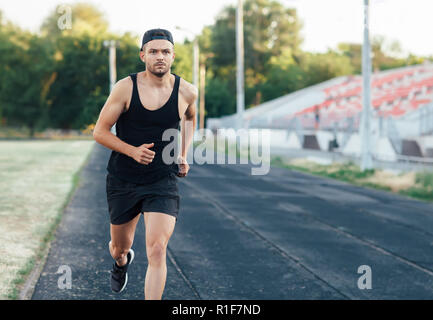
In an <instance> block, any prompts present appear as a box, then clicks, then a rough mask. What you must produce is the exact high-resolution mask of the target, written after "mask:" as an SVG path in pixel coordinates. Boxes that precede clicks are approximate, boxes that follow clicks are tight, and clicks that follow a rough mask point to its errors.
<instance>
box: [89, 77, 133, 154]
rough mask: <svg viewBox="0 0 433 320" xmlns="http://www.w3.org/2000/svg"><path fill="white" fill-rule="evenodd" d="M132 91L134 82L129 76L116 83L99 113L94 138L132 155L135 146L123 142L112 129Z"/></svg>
mask: <svg viewBox="0 0 433 320" xmlns="http://www.w3.org/2000/svg"><path fill="white" fill-rule="evenodd" d="M130 92H132V82H131V81H130V79H128V78H124V79H122V80H119V81H118V82H117V83H116V84H115V85H114V87H113V90H112V91H111V93H110V95H109V97H108V99H107V101H106V102H105V105H104V106H103V108H102V110H101V112H100V114H99V118H98V121H97V122H96V125H95V128H94V130H93V138H94V139H95V141H96V142H98V143H99V144H102V145H103V146H105V147H107V148H109V149H111V150H114V151H117V152H120V153H123V154H125V155H127V156H129V157H132V156H133V151H134V148H135V147H134V146H132V145H130V144H127V143H126V142H123V141H122V140H120V139H119V138H118V137H117V136H116V135H114V134H113V133H111V131H110V130H111V128H112V127H113V125H114V124H115V123H116V122H117V119H119V117H120V115H121V114H122V112H123V111H124V109H125V106H126V101H127V99H128V96H130V94H128V93H130Z"/></svg>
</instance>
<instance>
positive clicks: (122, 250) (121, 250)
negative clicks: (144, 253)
mask: <svg viewBox="0 0 433 320" xmlns="http://www.w3.org/2000/svg"><path fill="white" fill-rule="evenodd" d="M129 249H130V248H126V247H122V246H117V245H115V244H113V243H112V242H111V255H112V256H113V259H114V260H120V259H123V257H125V256H126V255H127V254H128V252H129Z"/></svg>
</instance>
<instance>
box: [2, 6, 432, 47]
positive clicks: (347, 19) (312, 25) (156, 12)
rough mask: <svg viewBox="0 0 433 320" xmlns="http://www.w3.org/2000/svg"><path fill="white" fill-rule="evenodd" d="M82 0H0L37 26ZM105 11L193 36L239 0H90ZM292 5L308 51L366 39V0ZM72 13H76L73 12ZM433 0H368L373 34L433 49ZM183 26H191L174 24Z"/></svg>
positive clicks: (120, 25)
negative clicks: (62, 7)
mask: <svg viewBox="0 0 433 320" xmlns="http://www.w3.org/2000/svg"><path fill="white" fill-rule="evenodd" d="M75 2H83V0H81V1H80V0H70V1H60V0H40V1H34V0H0V9H1V10H2V11H3V13H4V15H5V18H6V19H8V20H11V21H12V22H14V23H16V24H18V25H19V26H21V27H22V28H25V29H29V30H31V31H34V32H36V31H38V28H39V26H40V25H41V23H42V21H43V19H44V18H45V17H46V16H47V15H48V14H49V13H50V12H51V11H52V10H54V8H55V7H56V5H58V4H67V3H75ZM84 2H87V3H92V4H94V5H95V6H96V7H98V8H99V9H100V10H101V11H102V12H104V13H105V15H106V17H107V19H108V21H109V23H110V29H111V30H112V31H114V32H120V33H123V32H126V31H131V32H133V33H135V34H138V35H142V34H143V33H144V31H146V30H148V29H152V28H166V29H168V30H170V31H171V32H172V34H173V37H174V39H175V41H179V42H182V41H183V39H184V38H188V39H190V40H191V39H192V38H193V35H194V34H198V33H200V32H201V30H202V28H203V27H204V26H206V25H210V24H213V23H214V21H215V17H216V16H217V14H218V13H219V12H220V11H221V9H222V8H223V7H224V6H226V5H236V4H237V0H181V1H180V0H161V1H155V0H152V1H151V0H140V1H139V0H122V1H118V0H88V1H84ZM278 2H280V3H282V4H283V5H285V6H286V7H294V8H296V9H297V10H298V15H299V17H300V18H301V20H302V21H303V25H304V26H303V29H302V36H303V38H304V43H303V45H302V48H303V49H304V50H307V51H310V52H326V50H327V49H328V48H336V46H337V44H338V43H339V42H357V43H362V41H363V19H364V18H363V15H364V13H363V12H364V5H363V3H364V0H279V1H278ZM72 14H73V13H72ZM432 14H433V1H432V0H411V1H408V0H370V33H371V36H375V35H382V36H385V37H386V39H388V40H391V41H395V40H396V41H399V42H400V44H401V47H402V49H403V52H404V53H405V54H407V53H408V52H411V53H414V54H417V55H432V54H433V41H431V40H430V32H429V31H431V30H433V19H432V18H431V17H432ZM175 26H180V27H181V28H183V29H186V30H189V31H180V30H176V29H175Z"/></svg>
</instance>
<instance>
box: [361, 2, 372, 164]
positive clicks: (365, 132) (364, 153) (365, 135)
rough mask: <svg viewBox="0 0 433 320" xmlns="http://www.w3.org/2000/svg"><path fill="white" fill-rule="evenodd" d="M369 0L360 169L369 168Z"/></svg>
mask: <svg viewBox="0 0 433 320" xmlns="http://www.w3.org/2000/svg"><path fill="white" fill-rule="evenodd" d="M368 7H369V0H364V44H363V46H362V80H363V83H362V85H363V87H362V104H363V109H362V121H361V128H360V133H361V170H362V171H364V170H366V169H371V168H372V167H373V160H372V155H371V129H370V117H371V95H370V89H371V81H370V75H371V56H370V54H371V53H370V39H369V8H368Z"/></svg>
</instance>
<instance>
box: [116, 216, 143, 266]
mask: <svg viewBox="0 0 433 320" xmlns="http://www.w3.org/2000/svg"><path fill="white" fill-rule="evenodd" d="M139 218H140V214H138V215H137V216H136V217H135V218H134V219H132V220H131V221H129V222H127V223H124V224H120V225H114V224H111V225H110V233H111V241H110V243H109V245H108V247H109V249H110V254H111V256H112V257H113V259H114V260H116V263H117V265H118V266H119V267H121V266H124V265H125V264H126V262H127V261H128V259H127V257H126V256H127V254H128V252H129V249H131V247H132V243H133V242H134V235H135V228H136V226H137V222H138V219H139Z"/></svg>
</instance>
